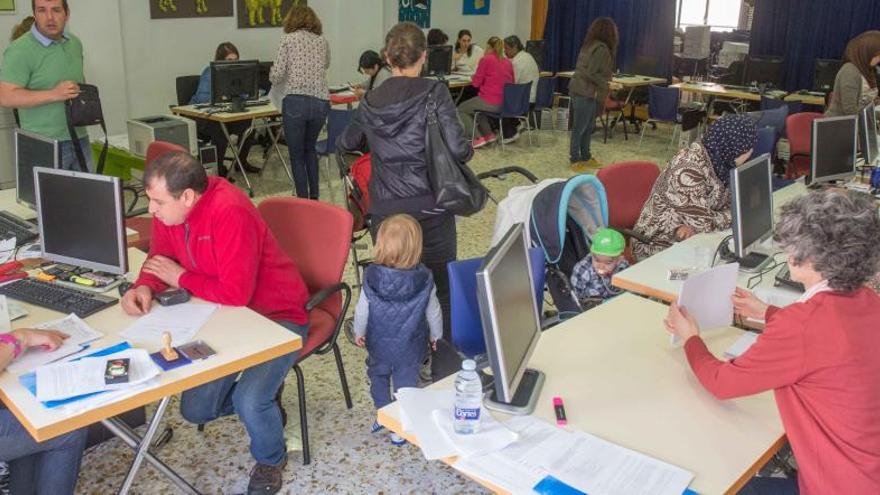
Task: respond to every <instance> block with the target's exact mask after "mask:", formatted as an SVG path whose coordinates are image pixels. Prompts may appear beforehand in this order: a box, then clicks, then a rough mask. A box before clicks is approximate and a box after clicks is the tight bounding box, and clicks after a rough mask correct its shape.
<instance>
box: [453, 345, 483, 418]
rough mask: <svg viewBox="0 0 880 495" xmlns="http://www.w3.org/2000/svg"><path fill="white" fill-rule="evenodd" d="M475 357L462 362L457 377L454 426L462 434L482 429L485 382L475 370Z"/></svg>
mask: <svg viewBox="0 0 880 495" xmlns="http://www.w3.org/2000/svg"><path fill="white" fill-rule="evenodd" d="M476 368H477V364H476V363H475V362H474V361H473V359H465V360H464V361H462V363H461V371H459V372H458V376H456V377H455V404H454V405H453V416H452V427H453V429H455V432H456V433H458V434H462V435H468V434H471V433H477V432H478V431H480V409H481V408H482V406H483V384H482V383H481V382H480V376H479V375H478V374H477V372H476V371H475V370H476Z"/></svg>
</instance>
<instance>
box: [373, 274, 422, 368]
mask: <svg viewBox="0 0 880 495" xmlns="http://www.w3.org/2000/svg"><path fill="white" fill-rule="evenodd" d="M433 288H434V278H433V277H432V276H431V272H430V270H428V269H427V268H425V265H421V264H420V265H418V266H416V267H415V268H412V269H410V270H398V269H396V268H389V267H387V266H382V265H370V266H368V267H367V269H366V271H365V273H364V286H363V290H364V294H366V296H367V299H368V300H369V301H370V316H369V318H368V319H367V349H368V350H369V352H370V360H371V361H374V362H376V363H381V364H394V363H414V362H420V361H422V360H423V359H424V358H425V356H426V354H427V351H428V320H427V319H426V318H425V310H426V309H427V307H428V299H429V298H430V296H431V290H432V289H433Z"/></svg>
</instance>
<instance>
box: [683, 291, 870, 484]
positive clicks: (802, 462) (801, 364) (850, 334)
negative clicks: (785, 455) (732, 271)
mask: <svg viewBox="0 0 880 495" xmlns="http://www.w3.org/2000/svg"><path fill="white" fill-rule="evenodd" d="M766 320H767V326H766V328H765V330H764V333H763V334H762V335H761V336H759V337H758V340H757V341H756V342H755V343H754V344H753V345H752V347H750V348H749V350H748V351H746V352H745V353H743V354H742V355H741V356H740V357H738V358H736V359H734V360H732V361H730V362H723V361H719V360H718V359H716V358H715V357H714V356H713V355H712V354H711V353H710V352H709V351H708V349H706V345H705V344H704V343H703V340H702V339H701V338H700V337H699V336H694V337H691V338H689V339H688V341H687V343H686V344H685V353H686V354H687V359H688V362H689V363H690V365H691V368H692V369H693V370H694V373H695V374H696V375H697V378H698V379H699V380H700V383H702V384H703V386H704V387H706V389H708V390H709V391H710V392H712V394H714V395H715V396H716V397H718V398H720V399H728V398H733V397H741V396H744V395H751V394H756V393H759V392H763V391H766V390H771V389H772V390H773V393H774V394H775V396H776V405H777V407H778V408H779V415H780V416H781V417H782V423H783V425H784V426H785V433H786V435H787V436H788V440H789V442H791V448H792V450H793V451H794V455H795V458H796V459H797V463H798V467H799V472H798V484H799V485H800V492H801V493H802V494H805V495H810V494H826V493H848V494H849V493H851V494H877V493H880V323H878V322H880V297H878V296H877V294H876V293H874V291H872V290H870V289H868V288H866V287H863V288H860V289H858V290H855V291H853V292H820V293H817V294H816V295H814V296H813V297H812V298H810V299H809V300H808V301H806V302H803V303H795V304H792V305H791V306H788V307H786V308H784V309H779V308H775V307H771V308H769V309H768V310H767V314H766Z"/></svg>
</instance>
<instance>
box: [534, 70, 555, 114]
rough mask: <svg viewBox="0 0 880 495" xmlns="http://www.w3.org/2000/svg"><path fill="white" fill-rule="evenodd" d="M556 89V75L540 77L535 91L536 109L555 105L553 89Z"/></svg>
mask: <svg viewBox="0 0 880 495" xmlns="http://www.w3.org/2000/svg"><path fill="white" fill-rule="evenodd" d="M555 89H556V76H553V77H540V78H538V89H537V91H536V92H535V109H536V110H540V109H542V108H550V107H552V106H553V91H554V90H555Z"/></svg>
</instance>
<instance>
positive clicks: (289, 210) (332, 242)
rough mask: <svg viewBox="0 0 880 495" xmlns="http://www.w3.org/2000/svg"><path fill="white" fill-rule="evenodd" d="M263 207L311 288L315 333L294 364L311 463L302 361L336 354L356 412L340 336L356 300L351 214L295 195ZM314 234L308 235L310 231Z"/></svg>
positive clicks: (265, 217)
mask: <svg viewBox="0 0 880 495" xmlns="http://www.w3.org/2000/svg"><path fill="white" fill-rule="evenodd" d="M257 209H258V210H259V212H260V215H261V216H262V217H263V220H265V221H266V224H267V225H268V226H269V230H271V231H272V234H273V235H274V236H275V238H276V239H277V240H278V244H280V245H281V249H282V250H283V251H284V252H285V253H287V255H288V256H289V257H290V258H291V259H292V260H293V262H294V263H295V264H296V266H297V268H299V272H300V275H302V278H303V281H304V282H305V283H306V286H307V287H308V290H309V296H310V297H309V301H308V302H307V303H306V311H308V312H309V333H308V339H306V342H305V345H304V346H303V347H302V350H300V353H299V357H298V358H297V361H296V363H294V365H293V371H294V373H295V374H296V385H297V391H298V392H299V415H300V428H301V431H302V442H303V464H309V463H310V462H311V450H310V449H309V429H308V421H307V416H306V387H305V381H304V378H303V372H302V367H301V363H302V362H303V361H304V360H305V359H306V358H308V357H309V356H312V355H314V354H317V355H322V354H327V353H329V352H331V351H332V352H333V354H334V356H335V357H336V368H337V369H338V371H339V381H340V382H341V383H342V394H343V396H344V398H345V405H346V406H347V407H348V408H349V409H351V408H352V403H351V393H350V392H349V390H348V381H347V380H346V378H345V369H344V368H343V365H342V354H341V353H340V352H339V345H338V344H337V342H336V338H337V337H338V336H339V331H340V329H341V328H342V322H343V320H344V319H345V314H346V312H347V311H348V305H349V303H350V302H351V288H350V287H349V286H348V284H346V283H345V282H343V281H342V274H343V272H344V271H345V264H346V263H347V262H348V252H349V249H350V248H351V232H352V223H353V221H354V220H353V218H352V216H351V213H349V212H347V211H345V210H343V209H342V208H339V207H338V206H334V205H331V204H328V203H323V202H320V201H311V200H308V199H301V198H292V197H275V198H269V199H267V200H265V201H263V202H261V203H260V204H259V206H257ZM306 232H307V233H308V235H305V234H304V233H306Z"/></svg>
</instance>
